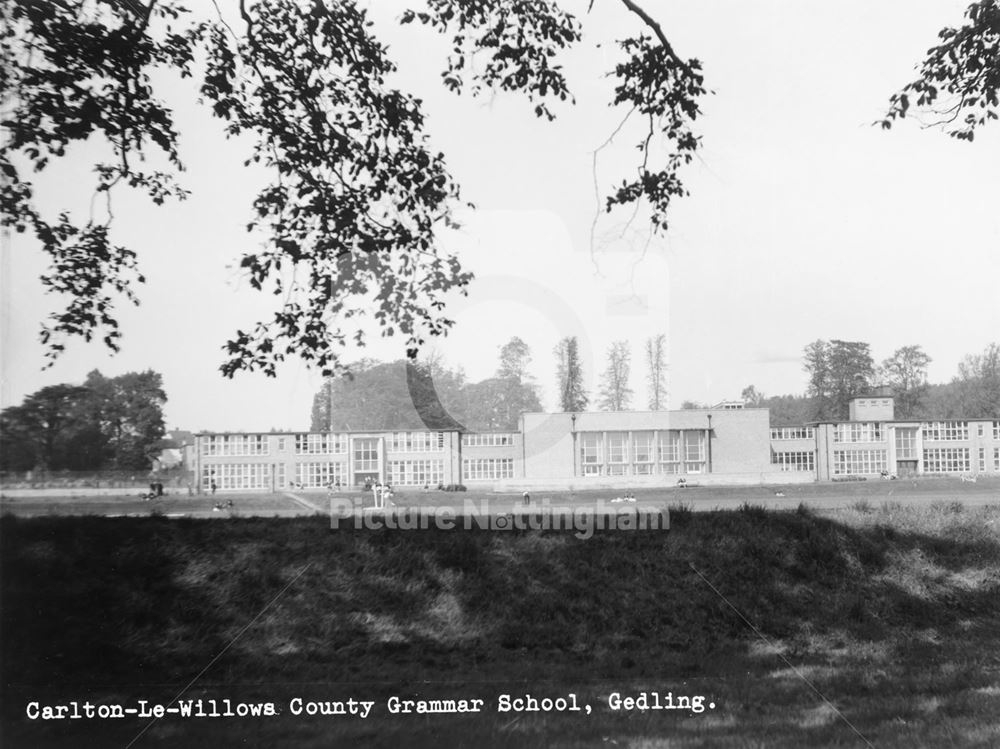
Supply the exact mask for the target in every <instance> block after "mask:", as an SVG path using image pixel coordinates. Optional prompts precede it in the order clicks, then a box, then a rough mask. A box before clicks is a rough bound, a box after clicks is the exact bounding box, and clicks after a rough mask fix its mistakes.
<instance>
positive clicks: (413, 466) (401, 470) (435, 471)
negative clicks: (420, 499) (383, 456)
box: [389, 460, 444, 488]
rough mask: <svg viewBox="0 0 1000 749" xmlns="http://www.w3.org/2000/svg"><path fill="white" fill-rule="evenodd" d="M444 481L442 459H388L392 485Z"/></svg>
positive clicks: (424, 484) (435, 484) (428, 483)
mask: <svg viewBox="0 0 1000 749" xmlns="http://www.w3.org/2000/svg"><path fill="white" fill-rule="evenodd" d="M443 481H444V461H443V460H390V461H389V483H390V484H392V485H394V486H429V487H431V488H433V487H435V486H437V485H438V484H440V483H442V482H443Z"/></svg>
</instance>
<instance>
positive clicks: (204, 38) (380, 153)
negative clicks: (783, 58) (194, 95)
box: [0, 0, 706, 377]
mask: <svg viewBox="0 0 1000 749" xmlns="http://www.w3.org/2000/svg"><path fill="white" fill-rule="evenodd" d="M620 2H621V4H622V7H623V8H624V10H625V11H627V12H628V13H629V14H630V17H634V18H635V19H636V24H637V26H638V27H639V29H640V31H639V32H638V33H636V34H634V35H632V36H628V37H626V38H624V39H620V40H618V41H617V46H618V52H619V55H620V60H619V61H618V62H617V64H615V66H614V69H613V70H612V71H611V75H612V76H613V77H614V79H615V81H616V86H615V89H614V100H613V102H612V103H613V104H614V105H615V106H618V107H620V108H621V109H622V111H623V112H625V114H624V119H629V118H630V117H632V116H633V115H634V116H635V117H636V119H639V120H640V121H641V122H642V126H643V131H644V132H643V137H642V139H641V141H640V142H639V143H638V144H637V145H638V148H639V151H640V154H639V157H640V160H639V164H638V168H637V169H636V173H635V175H634V176H633V177H632V178H631V179H629V180H625V181H623V182H622V183H621V185H620V186H618V187H616V188H615V189H613V190H611V191H610V193H609V194H607V196H606V198H605V200H604V206H605V209H606V210H608V211H611V210H612V209H614V208H616V207H631V206H635V205H638V204H639V202H640V201H643V202H645V203H646V204H647V205H648V206H649V209H650V221H651V228H652V230H653V231H654V232H663V231H665V230H666V229H667V226H668V211H669V208H670V206H671V204H672V201H673V199H674V198H677V197H680V196H683V195H685V194H686V190H685V188H684V185H683V183H682V182H681V179H680V172H681V170H682V168H683V167H684V166H685V165H686V164H688V163H690V162H691V160H692V159H693V157H694V155H695V152H696V151H697V149H698V147H699V144H700V139H699V138H698V137H697V135H696V134H695V132H694V130H693V123H694V121H695V119H696V118H697V116H698V115H699V113H700V110H699V101H700V99H701V97H702V96H703V95H704V94H705V93H706V91H705V88H704V86H703V76H702V74H701V66H700V63H699V62H698V61H697V60H695V59H683V58H682V57H680V56H679V55H678V54H677V53H676V52H675V51H674V48H673V47H672V45H671V44H670V42H669V40H668V39H667V37H666V35H665V34H664V32H663V29H662V27H661V26H660V25H659V24H658V23H657V22H656V21H655V20H654V19H653V18H652V17H651V16H650V15H649V14H648V13H647V12H646V11H645V10H644V9H643V8H642V7H640V6H639V5H638V4H637V3H636V2H634V0H620ZM238 10H239V18H226V17H223V16H222V14H221V12H219V14H218V17H216V18H213V19H211V20H206V21H201V22H193V21H189V20H188V17H187V15H186V9H185V8H184V7H182V6H181V5H180V4H178V3H177V2H176V1H175V0H134V1H132V2H110V1H109V0H81V1H80V2H75V3H65V2H59V3H44V2H37V0H11V2H6V3H3V4H0V22H2V24H3V27H4V29H5V30H6V31H5V32H4V34H3V35H2V36H0V71H2V72H0V76H2V78H0V82H2V85H3V92H4V101H5V105H6V104H8V103H9V105H10V109H9V111H5V112H4V119H3V127H4V129H5V131H6V132H5V135H6V137H5V138H4V143H3V148H2V152H0V170H2V172H3V174H4V181H3V185H2V188H0V221H2V224H3V225H4V226H12V227H14V229H15V230H16V231H18V232H31V233H32V234H33V235H34V237H35V238H36V239H37V240H38V242H39V243H40V244H41V246H42V248H43V250H44V251H45V252H46V253H47V254H48V256H49V258H50V260H51V267H50V270H49V271H48V272H47V273H46V274H45V275H44V277H43V282H44V283H45V284H46V286H47V287H48V288H49V290H51V291H54V292H56V293H57V294H59V295H62V296H63V297H64V298H66V299H67V300H68V301H67V304H66V307H65V309H64V310H63V311H61V312H57V313H55V314H53V316H52V317H51V319H50V320H49V321H48V323H47V324H46V325H45V326H43V329H42V340H43V341H44V342H45V343H46V345H47V355H48V356H49V357H50V358H55V357H56V356H58V354H59V353H60V352H61V351H62V350H63V348H64V346H65V341H66V339H67V337H72V336H82V337H83V338H85V339H86V340H88V341H89V340H91V339H92V338H93V337H94V336H95V335H96V336H99V337H101V338H102V339H103V341H104V343H105V344H106V345H107V346H108V347H110V348H111V349H112V350H115V351H117V350H118V348H119V343H120V338H121V333H120V331H119V329H118V323H117V320H116V310H115V303H116V300H117V298H118V297H124V298H125V299H126V300H127V301H131V302H132V303H138V298H137V296H136V294H135V293H134V290H133V289H134V287H135V286H136V285H138V284H141V283H142V282H143V281H144V278H143V276H142V274H141V273H140V271H139V268H138V262H137V253H136V250H135V249H133V248H128V247H124V246H120V245H116V244H115V242H114V240H113V224H114V212H113V204H114V198H115V196H117V195H118V194H120V192H121V191H122V189H124V188H126V187H128V188H133V189H137V190H139V191H141V192H143V193H145V195H146V196H148V197H149V198H150V199H151V200H152V202H153V203H154V204H157V205H160V204H162V203H164V202H165V201H167V200H169V199H178V200H180V199H184V198H185V197H187V194H188V193H187V192H186V191H185V189H184V188H183V187H182V186H181V184H180V182H179V181H178V179H177V177H178V175H179V173H180V172H181V171H182V169H183V162H182V158H181V154H180V151H179V149H178V135H177V132H176V129H175V122H174V114H173V112H172V111H171V109H170V108H169V107H168V106H167V105H166V104H165V103H164V101H163V98H162V96H160V95H159V91H160V90H161V87H162V83H161V81H162V80H163V78H164V75H163V74H164V73H168V72H172V73H174V74H176V75H179V76H180V77H181V78H188V77H192V76H194V74H195V71H198V73H199V75H200V76H201V78H200V81H199V85H198V93H199V95H200V98H202V99H203V100H204V101H206V102H207V103H208V104H210V106H211V108H212V112H213V114H214V115H215V116H216V117H217V118H219V119H220V120H221V122H222V126H223V129H224V131H225V133H226V134H227V136H233V137H235V136H249V137H250V138H252V139H253V142H254V145H253V150H252V152H251V153H250V156H249V158H248V159H247V160H246V162H245V165H250V164H257V165H260V166H262V167H263V168H265V169H266V170H268V171H269V172H270V173H271V174H272V175H273V181H272V182H271V184H269V185H267V186H266V187H265V188H264V189H263V190H262V191H261V192H260V193H259V195H258V196H257V198H256V199H255V201H254V203H253V218H252V219H251V220H250V222H249V224H248V225H247V229H248V231H250V232H252V233H253V234H254V237H253V238H252V240H251V241H250V242H248V244H250V245H253V246H255V247H259V248H260V249H256V250H253V251H247V252H246V253H245V254H244V255H243V257H242V259H241V262H240V268H241V269H242V270H243V272H244V273H245V274H246V277H247V279H248V282H249V284H250V286H251V287H252V288H254V289H257V290H260V291H267V292H271V293H272V294H273V295H274V296H275V298H276V299H279V300H282V301H280V302H279V303H278V304H279V307H278V309H277V310H275V311H274V314H273V316H272V317H271V319H269V320H265V321H261V322H257V323H255V324H253V325H251V326H249V327H248V328H246V329H245V330H244V329H240V330H237V331H236V333H235V335H234V336H233V337H232V338H231V339H230V340H229V341H228V342H227V344H226V346H225V351H226V357H227V358H226V359H225V360H224V362H223V363H222V365H221V370H222V372H223V374H224V375H225V376H228V377H232V376H233V375H234V374H235V373H236V372H237V371H241V370H260V371H263V372H265V373H266V374H268V375H272V376H273V375H274V374H275V368H276V366H277V364H278V363H279V362H281V361H282V360H284V359H285V358H286V357H289V356H298V357H300V358H302V359H303V360H305V361H306V362H308V363H310V364H312V365H314V366H316V367H318V368H319V369H321V370H322V371H323V373H324V374H327V375H330V374H334V373H340V372H342V371H343V370H344V368H345V364H344V363H343V362H342V360H341V349H342V347H343V346H344V345H345V344H346V342H347V341H348V340H353V341H355V342H356V343H358V344H359V345H360V344H364V342H365V335H366V334H365V327H364V322H365V321H366V320H367V319H373V320H374V321H375V322H376V323H377V326H378V328H379V330H380V332H381V334H382V335H394V334H396V333H400V334H401V335H403V336H404V337H405V338H406V342H405V347H406V350H407V355H408V357H409V358H411V359H414V358H415V357H416V354H417V351H418V350H419V348H420V347H421V346H422V345H423V344H424V343H425V341H426V339H427V337H428V336H437V335H443V334H445V333H446V332H447V330H448V329H449V327H450V326H451V325H452V324H453V321H452V320H450V319H449V318H447V317H446V316H445V314H444V301H443V299H444V297H445V295H446V294H447V293H448V292H450V291H460V292H464V291H465V290H466V288H467V286H468V285H469V283H470V282H471V280H472V275H471V274H470V273H469V272H467V271H466V270H464V269H463V268H462V266H461V264H460V263H459V261H458V259H457V257H456V256H455V255H453V254H448V253H446V252H445V251H443V250H442V249H441V247H440V242H439V239H440V234H441V232H442V231H443V230H444V229H447V228H448V227H453V226H454V219H453V216H454V212H455V210H456V209H457V208H459V207H461V206H463V205H465V204H464V203H463V202H462V198H461V196H460V191H459V187H458V185H457V184H456V182H455V181H454V179H453V178H452V177H451V174H450V172H449V170H448V167H447V164H446V161H445V157H444V154H442V153H439V152H438V153H436V152H434V151H433V150H431V149H430V147H429V143H428V137H427V133H426V132H425V121H424V116H423V113H422V111H421V106H420V100H419V99H417V98H416V97H414V96H413V95H411V94H409V93H407V92H404V91H400V90H398V89H395V88H393V87H392V86H390V85H389V84H388V82H387V81H388V79H389V78H390V77H391V75H392V74H393V72H394V71H395V69H396V68H395V64H394V63H393V61H392V60H390V59H389V57H388V47H387V46H386V45H385V44H384V43H382V42H381V41H380V40H379V38H378V37H377V36H376V35H375V33H374V31H373V28H372V24H371V23H370V22H369V20H368V18H367V16H366V12H365V11H364V10H363V9H361V8H359V7H358V4H357V3H356V1H355V0H339V2H333V1H332V0H313V2H308V3H306V2H296V1H295V0H239V3H238ZM400 20H401V22H402V23H404V24H410V23H413V22H418V23H419V24H421V25H423V26H425V27H427V28H428V29H430V30H431V31H434V32H437V33H440V34H444V35H447V36H449V37H450V40H451V42H452V45H451V46H452V48H453V53H452V55H451V56H450V57H449V58H448V61H447V68H446V70H445V71H444V73H443V76H442V80H443V83H444V85H445V86H446V87H448V88H449V89H451V90H452V91H454V92H456V93H458V92H461V91H463V90H469V91H471V93H472V95H473V96H475V95H478V94H480V93H483V92H488V91H495V90H501V91H509V92H513V93H516V94H519V95H522V96H524V97H525V98H526V99H527V100H528V102H529V103H530V105H531V106H532V107H533V109H534V112H535V114H536V115H537V116H539V117H542V118H547V119H552V118H553V117H554V116H555V113H554V110H553V107H554V106H556V105H555V102H557V101H559V102H572V101H573V96H572V94H571V92H570V89H569V86H568V83H567V81H566V79H565V76H564V75H563V71H562V68H561V66H560V65H559V64H558V57H559V54H560V53H563V52H565V51H566V50H567V49H569V48H570V47H572V46H574V45H575V44H576V43H577V42H579V41H580V39H581V38H582V34H581V29H582V22H581V20H580V19H579V18H577V17H576V16H574V15H573V14H571V13H567V12H565V11H563V10H561V9H560V8H558V7H557V6H556V5H555V4H554V3H552V2H532V3H509V2H506V0H483V1H482V2H477V3H466V2H461V1H460V0H425V2H424V4H423V6H422V8H421V9H418V10H407V11H406V12H404V13H403V14H402V17H401V19H400ZM154 71H156V75H154V74H153V73H154ZM91 140H93V141H101V142H102V144H103V145H104V146H106V148H107V149H108V150H110V153H111V157H110V158H109V159H108V160H106V161H100V162H98V163H96V164H94V171H95V173H96V175H97V178H96V184H95V185H94V188H93V189H94V195H93V197H94V198H95V200H94V201H92V205H93V206H94V211H93V212H92V214H91V215H90V216H89V217H87V219H86V220H84V221H80V220H79V219H75V218H73V217H72V216H70V214H69V213H68V212H67V211H63V212H61V213H59V214H58V216H57V217H56V218H55V219H54V220H53V219H52V218H50V217H46V216H43V215H42V213H41V211H40V210H39V207H38V206H37V204H36V201H35V195H34V190H35V185H34V183H33V181H32V176H31V175H32V174H33V173H34V172H38V171H42V170H45V169H48V168H50V167H51V165H52V164H53V162H55V161H58V159H59V158H60V157H61V156H63V155H64V154H65V153H66V151H67V148H68V147H69V146H70V145H72V144H73V143H77V142H84V141H91ZM663 145H666V146H668V147H667V148H663V147H662V146H663ZM100 151H101V148H100V147H98V148H97V149H95V150H94V152H100ZM161 162H162V163H163V168H162V169H153V168H151V167H149V166H147V165H149V164H156V163H161Z"/></svg>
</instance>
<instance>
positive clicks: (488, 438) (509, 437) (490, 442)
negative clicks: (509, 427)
mask: <svg viewBox="0 0 1000 749" xmlns="http://www.w3.org/2000/svg"><path fill="white" fill-rule="evenodd" d="M513 444H514V435H513V434H508V433H504V434H500V433H493V434H489V433H486V434H463V435H462V445H463V446H464V447H502V446H503V445H513Z"/></svg>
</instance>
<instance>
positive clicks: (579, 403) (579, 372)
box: [553, 336, 590, 412]
mask: <svg viewBox="0 0 1000 749" xmlns="http://www.w3.org/2000/svg"><path fill="white" fill-rule="evenodd" d="M553 353H554V354H555V357H556V381H557V382H558V384H559V408H560V410H562V411H565V412H570V411H584V410H586V408H587V404H588V403H589V402H590V398H588V397H587V391H586V390H584V387H583V367H582V366H581V365H580V352H579V344H578V343H577V340H576V336H567V337H566V338H563V339H562V340H560V341H559V343H558V344H556V347H555V350H554V352H553Z"/></svg>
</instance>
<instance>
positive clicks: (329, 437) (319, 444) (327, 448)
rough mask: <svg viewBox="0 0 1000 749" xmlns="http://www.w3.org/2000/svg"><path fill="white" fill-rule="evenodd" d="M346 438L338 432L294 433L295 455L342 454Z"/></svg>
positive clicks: (345, 445)
mask: <svg viewBox="0 0 1000 749" xmlns="http://www.w3.org/2000/svg"><path fill="white" fill-rule="evenodd" d="M346 452H347V438H346V437H345V436H343V435H340V434H296V435H295V454H296V455H343V454H345V453H346Z"/></svg>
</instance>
